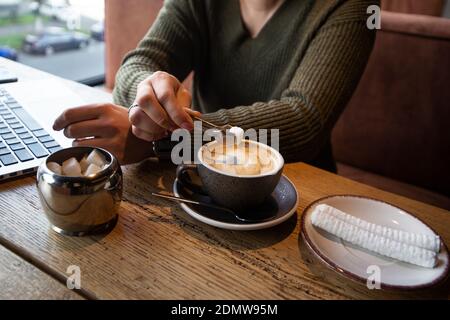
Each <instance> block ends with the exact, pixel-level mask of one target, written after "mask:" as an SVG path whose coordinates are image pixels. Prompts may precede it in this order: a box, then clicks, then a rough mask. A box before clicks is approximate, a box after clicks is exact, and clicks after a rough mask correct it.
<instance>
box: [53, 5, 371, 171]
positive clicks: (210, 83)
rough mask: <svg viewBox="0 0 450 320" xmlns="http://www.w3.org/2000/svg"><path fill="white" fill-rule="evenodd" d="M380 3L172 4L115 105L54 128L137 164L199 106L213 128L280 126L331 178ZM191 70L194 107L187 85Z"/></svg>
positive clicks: (285, 143) (129, 59)
mask: <svg viewBox="0 0 450 320" xmlns="http://www.w3.org/2000/svg"><path fill="white" fill-rule="evenodd" d="M378 2H379V1H377V0H375V1H369V0H226V1H216V0H183V1H180V0H166V1H165V3H164V7H163V9H162V10H161V12H160V13H159V16H158V18H157V19H156V21H155V23H154V24H153V26H152V27H151V29H150V30H149V32H148V33H147V35H146V36H145V37H144V39H143V40H142V41H141V43H140V44H139V46H138V47H137V48H136V49H135V50H133V51H131V52H130V53H129V54H128V55H127V56H126V57H125V59H124V61H123V64H122V67H121V68H120V70H119V72H118V74H117V81H116V87H115V89H114V99H115V103H117V105H110V104H100V105H89V106H83V107H78V108H73V109H69V110H67V111H65V112H64V113H63V114H62V115H61V116H60V117H59V118H58V119H57V120H56V121H55V125H54V128H55V130H61V129H65V134H66V136H67V137H69V138H74V139H76V140H75V141H74V145H94V146H99V147H103V148H106V149H109V150H110V151H112V152H113V153H114V154H116V156H118V158H119V160H121V161H122V163H129V162H136V161H139V160H143V159H144V158H146V157H149V156H152V142H153V141H157V140H160V139H162V138H164V137H166V136H167V135H168V133H169V132H170V131H173V130H174V129H177V128H185V129H192V128H193V123H192V119H191V117H190V115H189V113H188V112H187V111H186V108H185V107H187V106H191V105H192V106H194V108H195V109H196V110H197V111H199V112H201V113H202V117H203V118H205V119H206V120H208V121H211V122H214V123H217V124H225V123H227V124H231V125H234V126H240V127H242V128H244V129H248V128H254V129H261V128H264V129H272V128H273V129H279V133H280V135H279V146H280V152H281V153H282V155H283V156H284V158H285V160H286V161H288V162H289V161H305V162H308V163H311V164H313V165H316V166H319V167H322V168H325V169H328V170H335V164H334V160H333V157H332V151H331V144H330V135H331V130H332V128H333V126H334V124H335V122H336V120H337V119H338V117H339V115H340V113H341V112H342V110H343V109H344V107H345V105H346V104H347V102H348V101H349V99H350V97H351V95H352V93H353V91H354V90H355V88H356V86H357V84H358V82H359V79H360V77H361V75H362V73H363V71H364V68H365V65H366V63H367V60H368V58H369V55H370V52H371V50H372V46H373V42H374V39H375V31H374V30H369V28H368V27H367V19H368V18H369V15H368V14H367V8H368V7H369V6H370V5H373V4H376V5H378V4H379V3H378ZM191 71H194V85H193V90H192V101H191V95H190V93H189V91H188V90H186V88H184V87H183V86H182V84H181V81H183V80H184V79H185V78H186V77H187V75H188V74H189V73H190V72H191ZM132 104H137V105H138V106H139V107H136V108H132V109H131V110H130V112H129V114H128V109H127V108H125V107H121V106H130V105H132ZM86 137H90V138H88V139H85V138H86ZM91 137H93V138H91Z"/></svg>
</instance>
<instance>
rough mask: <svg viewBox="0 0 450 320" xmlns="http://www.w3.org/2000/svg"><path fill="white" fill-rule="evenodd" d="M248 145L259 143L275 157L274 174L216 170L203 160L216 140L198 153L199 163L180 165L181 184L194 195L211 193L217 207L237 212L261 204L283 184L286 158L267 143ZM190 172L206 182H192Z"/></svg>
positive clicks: (210, 195) (179, 179)
mask: <svg viewBox="0 0 450 320" xmlns="http://www.w3.org/2000/svg"><path fill="white" fill-rule="evenodd" d="M246 142H247V143H250V144H257V147H258V148H263V149H264V148H265V149H267V151H269V152H270V153H271V154H272V156H273V160H274V166H273V169H272V170H271V171H269V172H267V173H263V174H259V175H235V174H230V173H226V172H223V171H220V170H218V169H216V168H214V167H213V166H211V165H209V164H208V163H207V161H205V159H203V154H204V149H205V148H208V147H209V148H210V147H214V145H215V144H217V142H216V141H212V142H210V143H208V144H205V145H204V146H202V147H201V148H200V149H199V151H198V154H197V156H198V161H199V164H197V165H195V164H182V165H180V166H178V168H177V179H178V181H179V183H181V184H182V185H183V186H184V187H186V188H188V189H190V190H192V191H193V192H196V193H205V194H207V195H208V196H209V197H210V198H212V199H213V200H214V202H216V203H217V204H219V205H221V206H224V207H226V208H229V209H232V210H234V211H236V212H242V211H245V210H246V209H248V208H251V207H256V206H258V205H261V204H262V203H263V202H264V201H265V200H266V199H267V198H268V197H269V196H270V194H271V193H272V192H273V190H274V189H275V187H276V186H277V184H278V182H279V181H280V177H281V174H282V171H283V167H284V159H283V157H282V156H281V154H280V153H279V152H278V151H277V150H275V149H273V148H271V147H269V146H267V145H265V144H262V143H259V142H255V141H249V140H246ZM188 171H195V172H196V173H197V174H198V176H199V177H200V179H201V182H202V185H201V186H198V185H195V184H193V183H192V182H191V180H190V179H189V175H188V174H187V172H188Z"/></svg>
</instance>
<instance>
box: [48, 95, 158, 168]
mask: <svg viewBox="0 0 450 320" xmlns="http://www.w3.org/2000/svg"><path fill="white" fill-rule="evenodd" d="M53 129H54V130H56V131H60V130H63V129H64V135H65V136H66V137H67V138H71V139H75V140H74V141H73V145H74V146H92V147H100V148H104V149H106V150H108V151H109V152H111V153H112V154H114V155H115V156H116V157H117V159H118V160H119V162H120V163H121V164H128V163H134V162H139V161H141V160H144V159H146V158H148V157H150V156H152V155H153V145H152V143H151V142H148V141H144V140H141V139H139V138H137V137H135V136H134V135H133V133H132V132H131V124H130V121H129V120H128V109H127V108H124V107H121V106H118V105H114V104H111V103H104V104H92V105H86V106H81V107H76V108H70V109H67V110H65V111H64V112H63V113H62V114H61V115H60V116H59V117H58V118H57V119H56V120H55V122H54V124H53ZM157 138H163V137H162V136H161V137H157Z"/></svg>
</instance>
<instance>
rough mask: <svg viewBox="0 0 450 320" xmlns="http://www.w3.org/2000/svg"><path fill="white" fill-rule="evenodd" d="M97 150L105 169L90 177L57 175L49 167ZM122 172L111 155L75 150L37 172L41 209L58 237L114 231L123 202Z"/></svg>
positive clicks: (57, 156) (61, 152)
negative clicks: (58, 234) (104, 163)
mask: <svg viewBox="0 0 450 320" xmlns="http://www.w3.org/2000/svg"><path fill="white" fill-rule="evenodd" d="M94 149H96V150H97V151H98V152H100V153H101V154H102V155H103V156H104V158H105V160H106V165H105V166H104V167H103V169H102V170H101V171H99V172H97V173H95V174H92V175H89V176H79V177H78V176H77V177H68V176H63V175H60V174H57V173H55V172H53V171H51V170H50V169H49V168H48V167H47V163H50V162H56V163H59V164H61V163H63V161H65V160H67V159H69V158H71V157H75V158H76V159H77V160H78V161H81V159H82V158H83V157H84V156H85V155H87V154H89V153H90V152H91V151H92V150H94ZM122 182H123V180H122V170H121V169H120V165H119V162H118V161H117V159H116V158H115V157H114V156H113V155H112V154H111V153H109V152H108V151H106V150H104V149H100V148H92V147H72V148H67V149H62V150H59V151H57V152H55V153H53V154H52V155H50V156H48V157H47V159H46V160H45V161H43V163H42V164H41V165H40V167H39V168H38V171H37V182H36V184H37V190H38V193H39V198H40V200H41V204H42V208H43V210H44V212H45V214H46V216H47V218H48V220H49V221H50V223H51V225H52V229H53V230H55V231H56V232H58V233H61V234H64V235H70V236H84V235H90V234H98V233H103V232H107V231H109V230H111V229H112V228H113V227H114V226H115V224H116V222H117V219H118V210H119V207H120V202H121V199H122Z"/></svg>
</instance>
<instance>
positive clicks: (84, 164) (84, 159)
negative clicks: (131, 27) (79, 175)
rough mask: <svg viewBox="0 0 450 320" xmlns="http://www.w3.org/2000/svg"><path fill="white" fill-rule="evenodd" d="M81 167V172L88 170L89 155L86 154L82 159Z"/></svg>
mask: <svg viewBox="0 0 450 320" xmlns="http://www.w3.org/2000/svg"><path fill="white" fill-rule="evenodd" d="M80 167H81V172H86V170H87V168H88V167H89V162H88V161H87V155H85V156H84V157H83V159H81V161H80Z"/></svg>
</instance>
